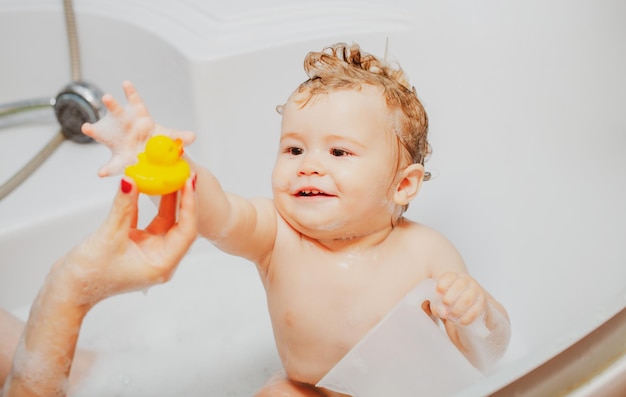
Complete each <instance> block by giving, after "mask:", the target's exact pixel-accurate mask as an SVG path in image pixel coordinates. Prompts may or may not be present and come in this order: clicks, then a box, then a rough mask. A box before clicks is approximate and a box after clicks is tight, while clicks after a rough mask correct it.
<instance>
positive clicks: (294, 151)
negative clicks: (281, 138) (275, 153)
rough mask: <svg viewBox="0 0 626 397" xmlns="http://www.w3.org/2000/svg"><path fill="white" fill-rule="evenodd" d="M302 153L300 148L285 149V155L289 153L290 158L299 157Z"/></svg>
mask: <svg viewBox="0 0 626 397" xmlns="http://www.w3.org/2000/svg"><path fill="white" fill-rule="evenodd" d="M302 152H303V150H302V148H299V147H296V146H290V147H288V148H285V153H289V154H291V155H292V156H299V155H301V154H302Z"/></svg>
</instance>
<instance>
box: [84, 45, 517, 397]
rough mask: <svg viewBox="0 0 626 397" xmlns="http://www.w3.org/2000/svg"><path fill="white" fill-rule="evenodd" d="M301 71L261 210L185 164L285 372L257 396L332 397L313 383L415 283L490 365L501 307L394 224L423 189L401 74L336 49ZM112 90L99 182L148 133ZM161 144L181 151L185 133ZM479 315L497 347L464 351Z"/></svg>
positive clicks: (455, 261)
mask: <svg viewBox="0 0 626 397" xmlns="http://www.w3.org/2000/svg"><path fill="white" fill-rule="evenodd" d="M304 64H305V70H306V73H307V75H308V76H309V79H308V80H306V81H305V82H304V83H302V84H301V85H300V86H299V87H298V88H297V89H296V90H295V91H294V92H293V93H292V94H291V96H290V97H289V99H288V100H287V102H286V103H285V105H284V106H280V107H279V108H278V110H279V113H280V114H281V115H282V126H281V132H280V140H279V147H278V154H277V157H276V163H275V166H274V170H273V173H272V189H273V199H268V198H256V199H244V198H242V197H240V196H237V195H235V194H231V193H228V192H225V191H224V190H223V189H222V187H221V186H220V183H219V182H218V180H217V179H216V178H215V177H214V175H213V174H211V173H210V171H208V170H206V169H204V168H203V167H201V166H199V165H198V164H195V163H193V161H191V160H190V163H191V165H192V168H193V170H194V171H195V172H196V173H197V187H196V188H197V193H198V206H199V208H198V230H199V233H200V234H201V235H202V236H204V237H205V238H207V239H209V240H210V241H211V242H213V243H214V244H215V245H216V246H217V247H218V248H219V249H221V250H223V251H225V252H227V253H230V254H233V255H238V256H241V257H244V258H247V259H249V260H250V261H251V262H253V263H254V264H255V265H256V267H257V269H258V272H259V275H260V277H261V279H262V282H263V285H264V287H265V291H266V294H267V304H268V308H269V313H270V317H271V320H272V326H273V330H274V335H275V340H276V346H277V349H278V353H279V355H280V358H281V360H282V363H283V366H284V374H282V373H281V374H279V375H277V376H276V377H274V378H273V379H272V380H271V381H270V382H269V383H268V384H267V385H266V386H265V387H264V388H263V389H262V390H261V391H259V393H258V394H257V395H258V396H264V395H268V396H276V395H293V396H320V395H321V396H332V395H338V394H336V393H334V392H331V391H329V390H325V389H323V388H316V387H315V386H314V385H315V384H316V383H317V382H318V381H319V380H320V379H321V378H322V377H323V376H324V375H325V374H326V373H327V372H328V371H329V370H330V369H331V368H332V367H333V366H334V365H335V364H336V363H337V362H338V361H339V360H340V359H341V358H342V357H343V356H344V355H345V354H346V353H347V352H348V351H349V350H350V349H351V348H352V347H353V346H354V345H355V344H356V343H357V342H358V341H359V340H360V339H361V338H363V337H364V336H365V334H366V333H367V332H368V331H369V330H370V329H371V328H372V327H373V326H374V325H375V324H376V323H377V322H379V321H380V320H381V319H382V318H383V317H384V316H385V315H386V314H387V313H388V312H389V311H390V310H391V309H392V308H393V307H394V306H395V305H396V304H397V303H399V301H400V300H402V298H403V297H404V296H405V295H406V294H407V293H408V292H409V291H410V290H411V289H413V288H414V287H415V286H416V285H417V284H418V283H419V282H420V281H422V280H424V279H427V278H433V279H435V280H437V291H438V293H440V294H441V296H442V300H443V305H441V306H439V307H437V306H435V305H430V306H428V305H425V306H428V307H425V310H426V311H427V312H428V313H429V314H430V315H432V316H433V317H435V318H440V319H441V320H442V321H443V323H444V326H445V329H446V331H447V333H448V335H449V337H450V339H451V340H452V342H453V343H454V344H455V345H456V346H457V347H458V348H459V350H460V351H461V352H463V353H464V354H465V355H466V356H467V357H468V359H469V360H470V361H472V362H474V361H475V357H477V355H479V354H478V353H480V352H478V351H477V350H480V349H492V350H493V349H496V351H491V352H489V354H490V355H491V356H492V357H499V356H501V355H502V354H503V353H504V350H505V348H506V345H507V343H508V337H509V323H508V319H507V314H506V311H505V310H504V308H503V307H502V306H501V305H500V304H499V303H498V302H497V301H496V300H494V298H493V297H492V296H491V295H490V294H489V293H488V292H487V291H485V290H484V289H483V288H482V287H481V286H480V285H479V284H478V283H477V282H476V280H474V279H473V278H472V277H471V276H470V275H469V274H468V273H467V270H466V267H465V265H464V263H463V259H462V258H461V256H460V255H459V253H458V251H457V250H456V249H455V248H454V246H453V245H452V244H451V243H450V242H449V241H448V240H447V239H446V238H445V237H443V236H442V235H441V234H439V233H438V232H436V231H435V230H433V229H431V228H429V227H427V226H425V225H422V224H419V223H416V222H413V221H410V220H408V219H406V218H405V217H404V216H403V213H404V212H405V211H406V209H407V207H408V205H409V203H410V202H411V200H413V199H414V198H415V197H416V195H417V194H418V192H419V191H420V188H421V185H422V182H423V181H424V180H427V179H428V177H429V174H428V173H426V172H425V171H424V161H425V159H426V157H427V156H428V154H429V145H428V142H427V130H428V118H427V115H426V112H425V110H424V108H423V107H422V104H421V103H420V101H419V99H418V98H417V95H416V93H415V90H414V89H413V88H412V87H411V86H410V85H409V83H408V81H407V78H406V76H405V74H404V73H403V71H402V70H401V69H396V68H393V67H391V66H389V65H387V64H386V63H385V62H384V61H383V60H380V59H378V58H376V57H374V56H372V55H370V54H367V53H365V52H362V51H361V50H360V48H359V47H358V46H357V45H351V46H350V45H346V44H336V45H334V46H331V47H328V48H326V49H324V50H323V51H322V52H312V53H309V54H308V55H307V57H306V59H305V62H304ZM124 90H125V93H126V96H127V98H128V101H129V103H130V109H128V108H124V107H122V106H120V104H119V103H117V102H116V101H115V100H114V99H113V98H112V97H111V96H109V95H105V97H104V98H103V101H104V102H105V104H106V106H107V108H108V109H109V110H110V112H111V114H112V117H114V118H116V119H117V120H118V127H119V128H117V129H116V128H114V129H110V128H106V126H107V125H110V124H108V122H105V123H103V124H102V125H100V123H96V124H94V125H90V124H86V125H85V126H84V127H83V132H84V133H85V134H87V135H89V136H91V137H93V138H95V139H96V140H98V141H105V142H107V143H108V144H109V145H115V144H116V145H117V146H116V147H113V148H112V149H113V158H112V161H111V162H110V163H109V164H107V165H105V166H104V167H103V168H102V169H101V170H100V175H110V174H113V173H117V172H119V171H121V168H119V165H120V164H122V163H125V161H122V160H120V159H122V158H132V157H133V156H135V155H136V153H137V152H138V151H139V149H138V148H137V146H138V145H137V142H143V141H145V139H147V137H148V136H149V135H151V134H153V133H155V131H157V130H158V128H159V127H157V126H156V124H155V123H154V122H153V121H152V119H151V118H150V116H149V114H148V112H147V110H146V109H145V107H144V105H143V103H142V101H141V99H140V98H139V96H138V94H137V92H136V91H135V89H134V88H133V86H132V85H131V84H130V83H128V82H126V83H124ZM167 132H168V131H167V130H166V129H161V130H160V131H157V133H167ZM117 134H123V136H124V141H123V140H122V139H121V136H118V135H117ZM169 134H170V135H172V136H174V137H181V138H183V140H186V141H187V142H190V141H191V140H192V139H191V138H190V136H189V133H188V132H175V131H174V132H169ZM120 142H122V143H120ZM123 142H130V143H123ZM482 316H484V322H485V325H486V326H487V328H488V329H489V330H490V331H491V334H492V335H491V337H490V338H491V340H492V342H493V341H494V338H495V342H496V343H491V344H490V345H489V346H487V345H485V346H480V345H479V346H476V345H471V344H467V343H465V342H464V341H465V340H466V339H464V333H465V329H464V327H463V326H464V325H467V324H470V323H471V322H472V321H474V320H475V319H476V318H480V317H482ZM494 346H495V347H494ZM281 392H282V393H284V394H280V393H281Z"/></svg>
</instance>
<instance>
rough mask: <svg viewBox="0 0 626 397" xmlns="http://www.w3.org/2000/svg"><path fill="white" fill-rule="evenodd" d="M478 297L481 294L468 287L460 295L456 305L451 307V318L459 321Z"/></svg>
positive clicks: (455, 302)
mask: <svg viewBox="0 0 626 397" xmlns="http://www.w3.org/2000/svg"><path fill="white" fill-rule="evenodd" d="M478 295H479V293H478V292H477V291H476V290H475V289H473V288H472V287H471V286H470V285H468V286H467V287H466V288H465V289H463V290H462V291H461V292H460V293H459V295H458V297H457V298H456V300H455V301H454V303H453V304H451V305H450V306H449V308H450V314H451V316H452V317H453V318H457V319H459V318H461V317H462V316H463V315H465V313H466V312H467V310H468V309H469V308H470V307H472V305H474V303H475V302H476V298H477V296H478Z"/></svg>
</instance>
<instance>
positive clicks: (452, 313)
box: [431, 272, 488, 326]
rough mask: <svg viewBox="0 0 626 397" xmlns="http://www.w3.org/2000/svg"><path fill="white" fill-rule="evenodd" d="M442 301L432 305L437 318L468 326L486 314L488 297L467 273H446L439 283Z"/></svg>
mask: <svg viewBox="0 0 626 397" xmlns="http://www.w3.org/2000/svg"><path fill="white" fill-rule="evenodd" d="M437 293H438V294H440V296H441V301H440V302H439V303H437V304H432V305H431V311H432V313H433V314H434V315H436V316H437V317H439V318H441V319H444V320H451V321H452V322H454V323H457V324H460V325H462V326H466V325H469V324H471V323H472V322H473V321H474V320H476V319H477V318H479V317H482V316H484V315H485V314H486V312H487V308H488V296H487V293H486V292H485V290H484V289H483V288H482V287H481V286H480V285H479V284H478V283H477V282H476V280H474V279H473V278H472V277H471V276H470V275H469V274H467V273H452V272H451V273H445V274H444V275H443V276H441V277H440V278H439V280H438V281H437Z"/></svg>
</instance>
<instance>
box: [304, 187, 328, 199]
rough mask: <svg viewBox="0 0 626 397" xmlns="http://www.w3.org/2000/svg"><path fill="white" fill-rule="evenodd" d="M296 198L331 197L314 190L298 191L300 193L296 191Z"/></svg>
mask: <svg viewBox="0 0 626 397" xmlns="http://www.w3.org/2000/svg"><path fill="white" fill-rule="evenodd" d="M296 196H298V197H316V196H320V197H331V195H330V194H328V193H324V192H323V191H321V190H315V189H305V190H300V191H298V193H296Z"/></svg>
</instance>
